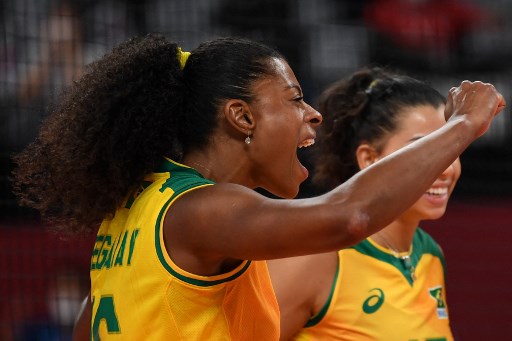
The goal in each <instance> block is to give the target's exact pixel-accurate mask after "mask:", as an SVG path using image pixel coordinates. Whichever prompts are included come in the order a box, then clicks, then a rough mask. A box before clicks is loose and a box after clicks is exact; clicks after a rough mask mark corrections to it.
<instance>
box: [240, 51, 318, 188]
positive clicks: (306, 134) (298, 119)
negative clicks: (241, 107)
mask: <svg viewBox="0 0 512 341" xmlns="http://www.w3.org/2000/svg"><path fill="white" fill-rule="evenodd" d="M271 65H272V68H273V70H274V76H270V77H266V78H263V79H261V80H259V81H257V82H256V83H255V84H254V86H253V90H254V93H255V100H253V101H252V102H251V103H250V109H251V111H252V114H253V115H254V118H255V123H256V126H255V128H254V130H253V131H252V136H251V144H250V145H249V146H248V153H249V157H250V158H251V161H252V163H253V164H254V166H255V168H254V170H255V171H254V174H253V178H254V182H255V183H256V186H257V187H261V188H264V189H266V190H267V191H269V192H271V193H273V194H275V195H277V196H280V197H283V198H293V197H295V196H296V195H297V193H298V191H299V185H300V184H301V183H302V182H303V181H304V180H306V178H307V177H308V170H307V169H306V168H305V167H304V166H303V165H302V164H301V163H300V161H299V159H298V156H297V148H302V147H308V146H310V145H311V144H313V143H314V139H315V137H316V132H315V131H316V128H317V127H318V126H319V124H320V123H321V122H322V116H321V115H320V114H319V113H318V112H317V111H316V110H315V109H313V108H312V107H311V106H310V105H309V104H307V103H305V102H304V100H303V94H302V89H301V87H300V85H299V82H298V81H297V79H296V77H295V75H294V73H293V71H292V70H291V68H290V66H289V65H288V64H287V63H286V62H285V61H283V60H281V59H277V58H275V59H272V61H271Z"/></svg>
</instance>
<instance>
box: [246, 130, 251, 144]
mask: <svg viewBox="0 0 512 341" xmlns="http://www.w3.org/2000/svg"><path fill="white" fill-rule="evenodd" d="M245 144H251V131H250V130H249V131H248V132H247V137H246V138H245Z"/></svg>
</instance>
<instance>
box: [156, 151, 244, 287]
mask: <svg viewBox="0 0 512 341" xmlns="http://www.w3.org/2000/svg"><path fill="white" fill-rule="evenodd" d="M158 172H160V173H165V172H168V173H169V174H170V175H169V178H168V179H167V181H166V182H164V184H163V185H162V187H161V188H160V192H164V191H165V189H167V188H169V189H171V190H172V191H173V192H174V193H173V195H172V196H171V197H170V198H169V200H167V202H166V203H165V205H164V206H163V207H162V209H161V210H160V213H158V218H157V220H156V224H155V246H156V253H157V255H158V259H159V260H160V263H162V265H163V267H164V268H165V269H166V270H167V271H168V272H169V273H170V274H171V275H172V276H174V277H176V278H178V279H180V280H182V281H184V282H187V283H190V284H193V285H197V286H204V287H207V286H213V285H216V284H220V283H224V282H229V281H232V280H234V279H236V278H237V277H239V276H240V275H242V274H243V273H244V272H245V271H246V270H247V268H248V267H249V265H250V264H251V261H245V263H246V264H245V265H244V266H243V267H242V268H241V269H240V271H238V272H237V273H235V274H233V275H231V276H229V277H226V278H222V279H219V280H211V281H208V280H200V279H197V278H190V277H187V276H185V275H182V274H180V273H178V272H176V271H175V270H174V269H173V268H172V267H171V266H170V265H169V264H168V263H167V261H166V260H165V257H164V254H163V252H164V251H163V249H162V245H161V244H160V227H161V222H162V219H163V216H164V214H165V212H166V211H167V208H168V207H169V205H170V204H171V203H172V202H173V201H174V200H175V199H176V198H177V197H179V196H180V195H182V194H183V193H185V192H187V191H189V190H191V189H194V188H198V187H204V186H209V185H214V184H215V182H213V181H211V180H208V179H205V178H204V177H203V176H202V175H201V174H200V173H199V172H197V171H196V170H195V169H193V168H190V167H187V166H185V165H180V164H178V163H175V162H174V161H172V160H169V159H166V160H165V162H164V163H163V164H162V165H161V166H160V167H159V168H158Z"/></svg>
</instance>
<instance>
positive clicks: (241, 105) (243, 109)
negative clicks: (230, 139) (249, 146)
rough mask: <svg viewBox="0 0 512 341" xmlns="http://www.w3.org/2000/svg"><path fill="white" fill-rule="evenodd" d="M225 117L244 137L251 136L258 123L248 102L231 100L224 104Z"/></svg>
mask: <svg viewBox="0 0 512 341" xmlns="http://www.w3.org/2000/svg"><path fill="white" fill-rule="evenodd" d="M224 116H225V117H226V119H227V121H228V122H229V123H230V124H231V125H232V126H233V128H235V129H236V130H238V131H240V132H241V133H243V134H244V135H250V134H251V132H252V131H253V130H254V128H255V127H256V121H255V119H254V116H253V114H252V112H251V110H250V108H249V105H248V104H247V102H245V101H244V100H241V99H230V100H228V101H227V102H226V103H225V104H224Z"/></svg>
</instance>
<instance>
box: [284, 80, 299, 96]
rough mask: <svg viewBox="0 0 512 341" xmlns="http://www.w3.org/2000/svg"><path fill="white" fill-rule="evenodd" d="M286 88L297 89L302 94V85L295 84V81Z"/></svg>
mask: <svg viewBox="0 0 512 341" xmlns="http://www.w3.org/2000/svg"><path fill="white" fill-rule="evenodd" d="M285 89H287V90H288V89H297V90H298V91H299V93H300V95H301V96H302V89H301V88H300V86H299V85H298V84H295V83H289V84H288V85H287V86H286V87H285Z"/></svg>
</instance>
